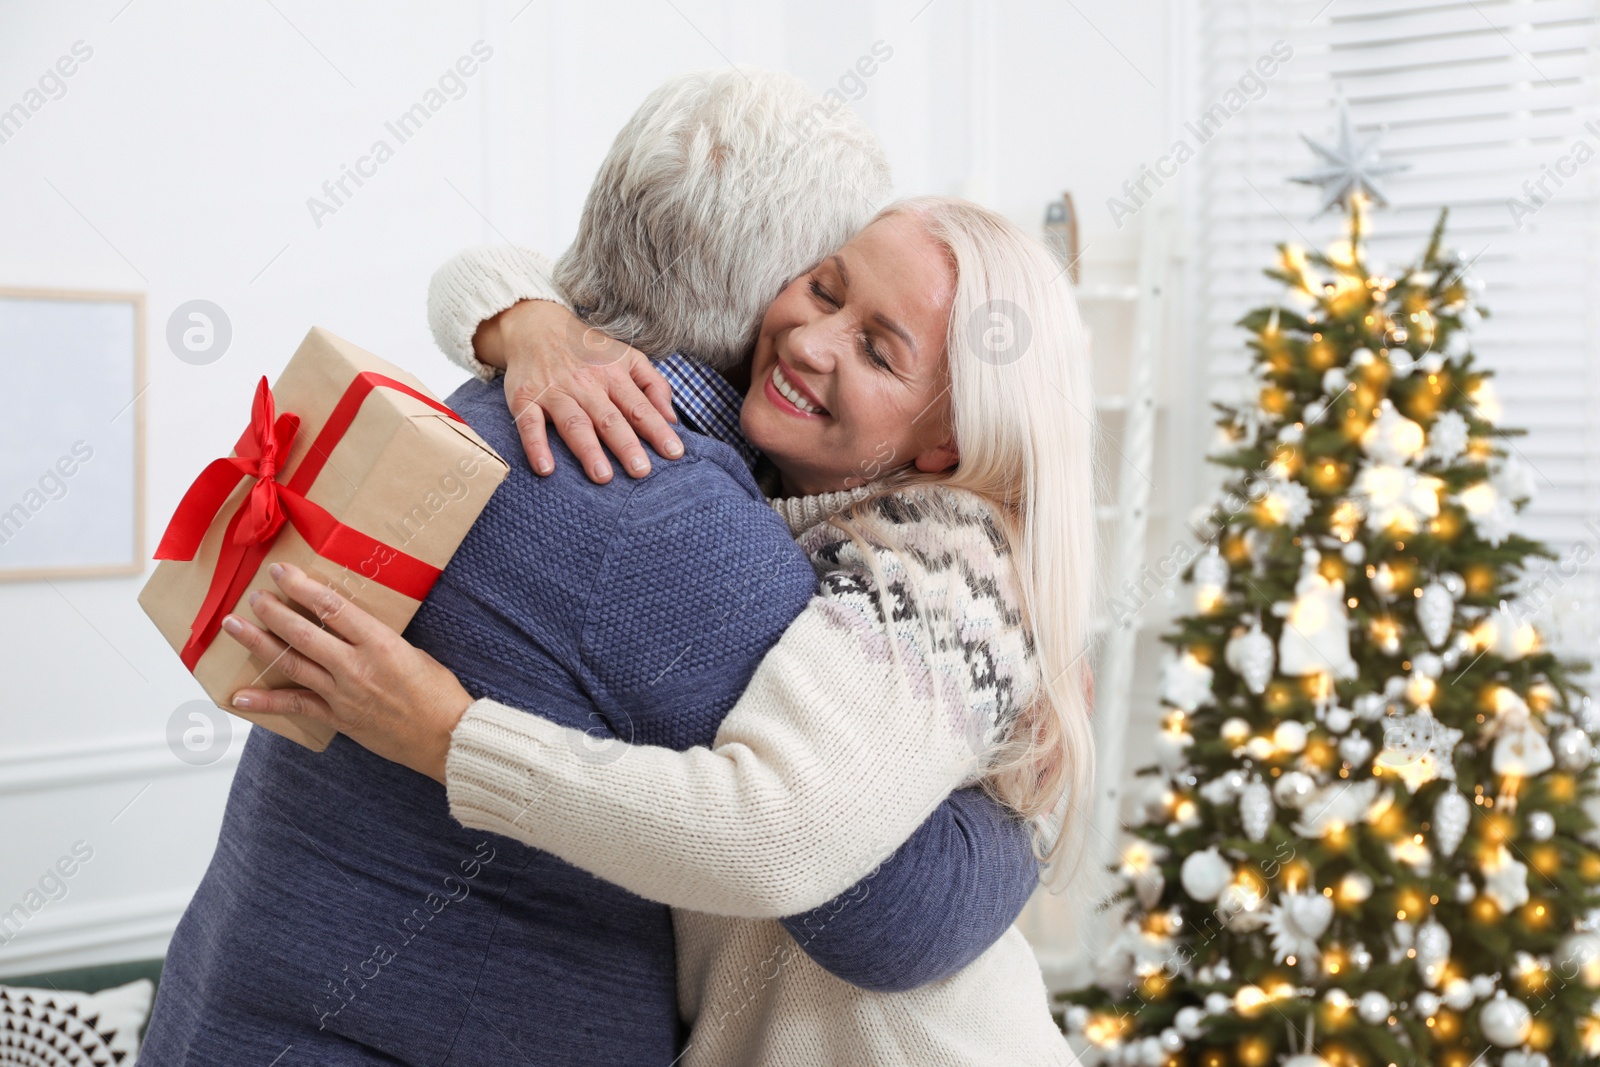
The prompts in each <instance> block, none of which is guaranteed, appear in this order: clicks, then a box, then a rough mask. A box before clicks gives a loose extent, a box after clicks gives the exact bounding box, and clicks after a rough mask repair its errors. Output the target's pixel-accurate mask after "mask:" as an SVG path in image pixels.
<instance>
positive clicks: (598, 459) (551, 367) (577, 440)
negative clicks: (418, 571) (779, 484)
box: [473, 300, 683, 483]
mask: <svg viewBox="0 0 1600 1067" xmlns="http://www.w3.org/2000/svg"><path fill="white" fill-rule="evenodd" d="M473 351H474V352H476V353H477V356H478V358H479V359H480V360H481V361H482V362H484V363H487V364H489V365H490V366H495V367H502V368H504V369H505V372H506V374H505V389H506V403H507V405H508V406H509V407H510V408H511V415H512V417H513V418H514V419H515V420H516V423H517V433H518V435H519V436H520V437H521V438H522V448H523V451H525V452H526V453H527V454H528V462H529V463H530V464H532V466H533V469H534V470H535V471H537V472H538V473H539V474H549V473H550V472H552V471H554V470H555V469H556V468H555V459H554V457H553V455H552V453H551V451H550V443H549V440H548V438H547V437H546V431H545V425H544V424H545V423H546V422H549V423H550V424H551V425H552V426H554V427H555V430H556V433H558V434H560V435H561V439H562V440H563V441H565V442H566V443H567V447H568V448H570V449H571V450H572V453H573V455H575V456H576V457H577V458H578V462H579V463H581V464H583V469H584V472H585V473H587V474H588V475H589V479H590V480H591V481H594V482H599V483H605V482H609V481H610V480H611V464H610V462H609V460H608V459H607V458H606V449H610V450H611V453H612V454H613V455H615V456H616V457H617V461H618V462H619V463H621V464H622V469H623V470H625V471H627V472H628V474H629V475H631V476H632V477H634V478H643V477H644V476H645V475H647V474H649V473H650V457H649V456H648V455H647V454H646V453H645V450H644V448H643V446H641V445H640V444H639V438H641V437H642V438H644V439H645V440H646V441H649V442H650V446H651V447H652V448H654V449H655V450H656V453H657V454H658V455H662V456H666V457H667V458H668V459H677V458H678V457H679V456H681V455H683V442H682V441H680V440H678V435H677V434H675V433H674V432H673V431H672V427H671V426H670V425H669V423H670V422H677V421H678V417H677V415H675V414H673V411H672V387H671V386H669V385H668V384H667V380H666V379H665V378H663V377H662V376H661V373H660V372H659V371H657V370H656V369H655V367H654V365H652V364H651V362H650V360H649V359H648V358H647V357H646V356H645V354H644V353H643V352H640V351H639V350H638V349H636V348H634V347H632V346H631V345H628V344H626V343H624V342H622V341H619V340H617V339H616V338H614V337H611V336H610V335H608V334H607V333H605V332H604V331H603V330H598V329H595V328H594V327H591V326H589V325H588V324H586V323H585V322H584V321H583V320H582V319H580V318H578V317H577V316H576V315H574V314H573V313H572V312H571V311H568V310H567V309H566V308H565V307H563V306H561V305H560V304H557V303H554V302H552V301H549V300H523V301H520V302H518V303H516V304H513V305H512V306H511V307H509V308H506V310H504V311H502V312H500V314H498V315H496V316H494V317H493V318H491V319H487V320H485V321H484V322H483V324H482V325H480V326H479V327H478V332H477V334H476V335H475V336H474V338H473ZM601 442H604V445H605V447H604V448H602V447H601Z"/></svg>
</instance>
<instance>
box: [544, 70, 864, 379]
mask: <svg viewBox="0 0 1600 1067" xmlns="http://www.w3.org/2000/svg"><path fill="white" fill-rule="evenodd" d="M889 189H890V182H889V163H888V160H887V159H886V158H885V156H884V154H883V148H882V146H880V145H879V144H878V141H877V138H875V137H874V136H873V135H872V132H871V131H870V130H868V129H867V127H866V124H865V123H863V122H862V121H861V119H860V118H859V117H858V116H857V115H856V114H855V113H854V112H853V111H851V110H850V109H849V108H848V107H844V106H841V105H838V104H837V102H835V103H834V104H832V105H830V104H829V103H826V102H824V101H823V99H822V98H821V97H819V96H817V95H815V94H813V93H812V92H810V91H809V90H808V89H807V88H806V87H805V85H804V84H803V83H802V82H801V81H800V80H799V79H797V78H795V77H793V76H791V75H788V74H782V73H779V72H776V71H767V70H759V69H753V68H749V67H742V68H723V69H721V70H715V71H699V72H696V73H693V74H684V75H680V76H678V77H674V78H672V79H670V80H669V81H667V82H666V84H664V85H662V86H661V87H660V88H659V89H657V90H656V91H655V92H653V93H651V94H650V96H649V97H648V98H647V99H646V100H645V102H644V104H643V105H642V106H641V107H640V108H639V110H638V111H637V112H635V113H634V116H633V118H631V119H629V120H628V124H627V125H626V126H624V127H623V128H622V132H621V133H619V134H617V139H616V141H615V142H614V143H613V144H612V146H611V151H610V153H609V154H607V156H606V158H605V161H604V162H603V163H602V164H601V166H600V173H599V174H598V175H596V177H595V181H594V186H593V187H592V188H591V189H590V190H589V198H588V200H587V201H586V202H585V203H584V207H583V219H582V221H581V222H580V223H579V226H578V236H577V239H576V240H575V241H573V243H572V247H571V248H569V249H568V250H567V251H566V253H565V254H564V255H562V257H561V258H560V260H558V261H557V262H556V267H555V282H556V284H557V285H558V286H559V287H560V288H561V290H562V292H564V293H565V294H566V296H567V298H568V299H569V300H570V301H571V302H572V303H573V305H574V306H577V307H582V308H585V309H587V310H586V312H585V318H586V320H587V321H588V322H589V324H590V325H592V326H596V327H598V328H600V329H602V330H605V331H606V332H607V333H609V334H611V335H612V336H614V337H617V338H619V339H621V340H624V341H627V342H628V343H629V344H631V345H633V346H634V347H635V348H638V349H640V350H641V351H643V352H645V353H646V354H648V355H652V356H665V355H667V354H669V353H672V352H682V353H684V354H685V355H690V356H693V357H694V358H696V359H699V360H701V361H702V362H705V363H707V364H709V365H711V366H713V367H716V368H717V369H719V370H726V369H729V368H731V367H734V366H737V365H738V364H739V363H740V362H741V361H742V360H743V359H744V358H745V357H746V356H748V355H749V353H750V350H751V348H752V347H753V346H754V344H755V339H756V334H757V332H758V330H759V328H760V325H761V317H762V314H763V313H764V312H765V311H766V308H767V305H768V304H770V303H771V302H772V300H773V298H774V297H776V296H777V295H778V292H779V291H780V290H781V289H782V288H783V287H784V285H786V284H787V283H788V282H789V281H790V280H791V279H793V278H794V277H795V276H796V275H797V274H799V273H800V272H801V271H804V270H806V269H807V268H808V267H810V266H812V265H813V264H815V263H817V262H818V261H819V260H821V259H822V257H823V256H826V255H827V254H828V253H830V252H833V251H835V250H836V249H838V248H839V246H840V245H842V244H844V243H845V242H846V241H847V240H849V239H850V237H851V236H852V235H854V234H855V232H856V231H857V230H859V229H860V228H861V227H862V226H864V225H865V224H866V223H867V221H868V220H870V219H871V218H872V216H873V214H874V213H875V212H876V211H877V209H878V208H879V207H881V206H882V202H883V201H884V200H886V199H887V197H888V195H889Z"/></svg>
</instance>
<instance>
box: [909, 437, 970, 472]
mask: <svg viewBox="0 0 1600 1067" xmlns="http://www.w3.org/2000/svg"><path fill="white" fill-rule="evenodd" d="M960 462H961V453H960V452H958V451H957V450H956V443H955V442H954V441H946V442H945V443H944V444H942V445H936V446H934V447H933V448H930V449H928V450H927V451H926V452H924V453H922V454H921V455H919V456H918V457H917V458H916V459H915V460H913V461H912V464H911V465H912V466H913V467H916V468H917V470H919V471H921V472H922V473H924V474H939V473H941V472H943V471H947V470H949V469H950V468H951V467H954V466H955V465H956V464H957V463H960Z"/></svg>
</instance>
